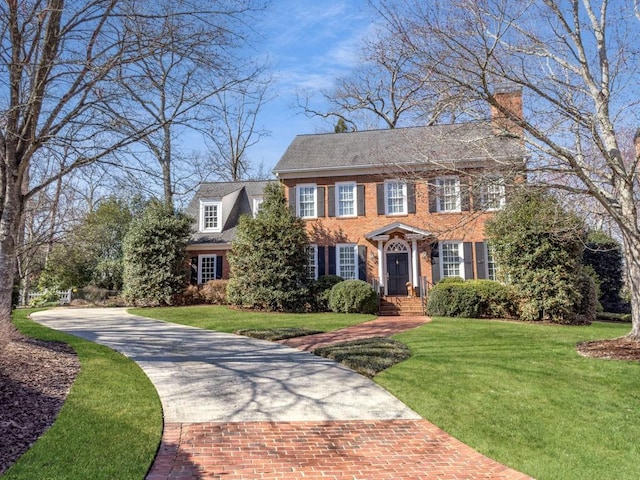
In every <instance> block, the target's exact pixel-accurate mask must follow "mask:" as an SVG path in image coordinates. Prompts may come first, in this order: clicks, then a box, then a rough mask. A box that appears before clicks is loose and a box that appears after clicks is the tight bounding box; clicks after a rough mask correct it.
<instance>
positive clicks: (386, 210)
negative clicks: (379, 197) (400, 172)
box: [384, 180, 409, 216]
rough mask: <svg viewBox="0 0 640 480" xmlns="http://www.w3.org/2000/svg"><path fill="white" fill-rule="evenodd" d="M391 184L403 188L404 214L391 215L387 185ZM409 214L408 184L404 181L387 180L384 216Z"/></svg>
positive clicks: (393, 214)
mask: <svg viewBox="0 0 640 480" xmlns="http://www.w3.org/2000/svg"><path fill="white" fill-rule="evenodd" d="M390 183H397V184H399V185H401V186H402V195H403V201H402V212H394V213H389V201H388V198H387V185H388V184H390ZM408 212H409V205H408V202H407V182H404V181H402V180H385V181H384V214H385V215H387V216H397V215H407V214H408Z"/></svg>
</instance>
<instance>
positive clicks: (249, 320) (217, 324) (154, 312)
mask: <svg viewBox="0 0 640 480" xmlns="http://www.w3.org/2000/svg"><path fill="white" fill-rule="evenodd" d="M128 312H129V313H132V314H134V315H140V316H142V317H149V318H155V319H157V320H164V321H167V322H173V323H180V324H182V325H191V326H192V327H198V328H206V329H207V330H217V331H219V332H228V333H232V332H235V331H237V330H241V329H261V330H264V329H273V328H294V327H305V328H309V329H312V330H317V331H322V332H329V331H331V330H337V329H339V328H344V327H348V326H351V325H356V324H358V323H362V322H367V321H369V320H373V319H374V318H376V317H375V315H361V314H355V313H354V314H347V313H266V312H253V311H244V310H234V309H232V308H228V307H226V306H221V305H208V306H196V307H160V308H130V309H129V310H128Z"/></svg>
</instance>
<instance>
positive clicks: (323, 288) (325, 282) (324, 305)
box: [310, 275, 344, 312]
mask: <svg viewBox="0 0 640 480" xmlns="http://www.w3.org/2000/svg"><path fill="white" fill-rule="evenodd" d="M342 281H344V280H343V279H342V277H339V276H338V275H323V276H321V277H319V278H318V279H317V280H316V281H315V282H314V283H313V284H312V285H311V297H312V298H311V302H310V303H311V308H312V309H313V310H315V311H316V312H329V311H331V308H329V295H330V294H331V289H332V288H333V287H334V286H335V285H337V284H338V283H340V282H342Z"/></svg>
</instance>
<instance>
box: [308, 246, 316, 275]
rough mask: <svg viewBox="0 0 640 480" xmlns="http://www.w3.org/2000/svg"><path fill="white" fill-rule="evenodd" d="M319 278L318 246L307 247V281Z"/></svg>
mask: <svg viewBox="0 0 640 480" xmlns="http://www.w3.org/2000/svg"><path fill="white" fill-rule="evenodd" d="M317 278H318V246H317V245H309V246H308V247H307V279H309V280H317Z"/></svg>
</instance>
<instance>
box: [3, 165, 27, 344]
mask: <svg viewBox="0 0 640 480" xmlns="http://www.w3.org/2000/svg"><path fill="white" fill-rule="evenodd" d="M4 183H5V184H4V187H5V198H4V200H5V201H4V205H3V206H2V211H1V216H0V350H1V349H2V348H3V347H4V346H5V345H6V344H7V343H8V342H9V340H10V339H11V338H12V337H14V336H15V335H17V330H16V329H15V327H14V326H13V324H12V323H11V307H12V302H11V300H12V295H13V280H14V278H15V274H16V232H17V226H18V225H19V224H20V212H21V202H22V195H21V191H20V182H18V181H16V177H15V176H13V175H6V176H5V178H4Z"/></svg>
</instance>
